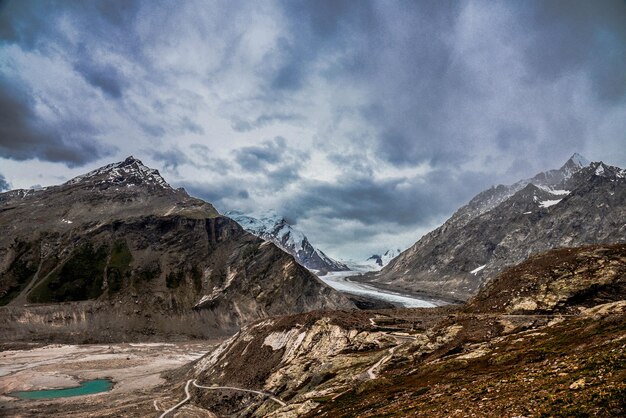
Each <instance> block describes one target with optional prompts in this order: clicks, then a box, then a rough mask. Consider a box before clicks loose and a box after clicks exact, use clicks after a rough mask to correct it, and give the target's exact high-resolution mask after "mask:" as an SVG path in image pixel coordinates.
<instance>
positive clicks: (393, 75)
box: [0, 0, 626, 259]
mask: <svg viewBox="0 0 626 418" xmlns="http://www.w3.org/2000/svg"><path fill="white" fill-rule="evenodd" d="M625 22H626V2H624V1H621V0H620V1H601V0H599V1H586V0H584V1H574V0H572V1H541V2H535V1H510V2H497V1H491V0H490V1H450V2H448V1H442V0H436V1H424V0H422V1H386V0H385V1H382V0H381V1H371V2H368V1H356V0H353V1H339V0H328V1H327V0H311V1H296V0H288V1H264V0H260V1H250V0H248V1H244V2H239V1H233V0H228V1H223V2H222V1H192V0H185V1H156V0H145V1H130V0H114V1H111V0H101V1H91V2H90V1H80V2H78V1H76V2H70V1H45V0H33V1H28V0H15V1H11V0H9V1H1V0H0V190H2V189H7V188H10V187H11V188H26V187H31V186H33V185H37V184H38V185H44V186H45V185H50V184H58V183H60V182H63V181H65V180H66V179H68V178H71V177H73V176H75V175H78V174H80V173H83V172H85V171H87V170H90V169H93V168H96V167H98V166H101V165H104V164H107V163H109V162H113V161H118V160H122V159H124V158H125V157H126V156H128V155H134V156H135V157H137V158H140V159H141V160H142V161H143V162H144V163H145V164H147V165H149V166H151V167H154V168H158V169H159V170H160V171H161V173H162V174H163V176H164V177H165V179H166V180H168V181H169V182H170V183H171V184H172V185H175V186H183V187H185V188H186V189H187V190H188V191H189V192H190V193H191V194H193V195H195V196H199V197H202V198H204V199H206V200H208V201H210V202H212V203H213V204H214V205H215V206H216V207H217V208H218V209H219V210H221V211H226V210H231V209H239V210H242V211H246V212H258V211H261V210H266V209H276V210H277V211H278V212H281V213H282V214H283V215H285V216H286V217H287V219H289V220H290V221H291V222H293V223H295V224H297V226H298V227H299V228H300V229H302V230H303V231H305V232H306V233H307V235H309V237H310V238H311V240H312V241H313V242H314V243H315V244H317V245H318V246H319V247H321V248H322V249H324V250H326V251H327V252H328V253H329V254H330V255H333V256H335V257H339V258H357V259H358V258H362V257H365V256H367V255H369V254H371V253H372V252H376V251H380V250H382V249H385V248H395V247H400V248H405V247H407V246H408V245H410V244H412V243H413V242H414V241H416V240H417V239H418V238H419V237H420V236H421V235H422V234H423V233H425V232H426V231H428V230H430V229H432V228H433V227H435V226H437V225H438V224H440V223H441V222H442V221H443V220H445V219H446V218H447V217H448V216H450V215H451V214H452V213H453V212H454V210H455V209H456V208H457V207H458V206H460V205H462V204H464V203H466V202H467V201H468V200H469V199H470V198H471V197H472V196H473V195H475V194H476V193H477V192H479V191H481V190H483V189H485V188H487V187H489V186H491V185H492V184H496V183H507V182H513V181H515V180H518V179H520V178H525V177H530V176H532V175H533V174H535V173H536V172H538V171H542V170H544V169H547V168H556V167H559V166H560V165H562V164H563V163H564V162H565V160H566V159H567V158H568V157H569V156H570V155H571V154H572V153H573V152H580V153H582V154H583V155H585V156H586V157H587V158H589V159H592V160H603V161H605V162H607V163H610V164H613V165H619V166H622V167H626V23H625Z"/></svg>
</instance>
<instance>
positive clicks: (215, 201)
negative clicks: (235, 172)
mask: <svg viewBox="0 0 626 418" xmlns="http://www.w3.org/2000/svg"><path fill="white" fill-rule="evenodd" d="M184 187H185V190H187V192H189V194H190V195H192V196H195V197H199V198H201V199H203V200H206V201H207V202H210V203H211V204H212V205H214V206H215V207H216V208H217V209H218V210H221V211H224V208H229V207H230V208H231V209H232V206H231V204H232V201H233V199H235V200H236V201H239V202H241V201H242V200H246V199H248V198H249V192H248V190H246V189H245V188H244V187H241V186H235V185H228V184H213V183H201V182H185V183H184Z"/></svg>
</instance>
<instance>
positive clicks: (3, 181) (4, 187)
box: [0, 174, 11, 192]
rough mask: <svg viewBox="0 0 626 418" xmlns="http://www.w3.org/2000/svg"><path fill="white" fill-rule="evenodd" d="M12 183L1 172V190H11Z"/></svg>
mask: <svg viewBox="0 0 626 418" xmlns="http://www.w3.org/2000/svg"><path fill="white" fill-rule="evenodd" d="M10 189H11V184H9V182H8V181H7V180H6V179H5V178H4V176H3V175H2V174H0V192H4V191H5V190H10Z"/></svg>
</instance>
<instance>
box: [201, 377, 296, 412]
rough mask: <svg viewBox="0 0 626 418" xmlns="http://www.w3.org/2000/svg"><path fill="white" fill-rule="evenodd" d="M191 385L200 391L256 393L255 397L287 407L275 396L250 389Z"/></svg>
mask: <svg viewBox="0 0 626 418" xmlns="http://www.w3.org/2000/svg"><path fill="white" fill-rule="evenodd" d="M193 385H194V386H195V387H197V388H200V389H207V390H224V389H225V390H236V391H239V392H249V393H256V394H257V395H263V396H265V397H267V398H268V399H271V400H273V401H274V402H276V403H277V404H279V405H280V406H287V404H286V403H285V402H283V401H282V400H280V399H278V398H277V397H276V396H274V395H273V394H271V393H269V392H262V391H260V390H252V389H243V388H236V387H232V386H202V385H199V384H197V383H196V381H195V380H194V381H193Z"/></svg>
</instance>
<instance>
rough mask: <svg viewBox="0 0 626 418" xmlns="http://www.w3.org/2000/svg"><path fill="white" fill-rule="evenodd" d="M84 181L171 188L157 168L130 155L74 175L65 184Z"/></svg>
mask: <svg viewBox="0 0 626 418" xmlns="http://www.w3.org/2000/svg"><path fill="white" fill-rule="evenodd" d="M85 181H91V182H96V183H98V184H100V183H111V184H116V185H120V184H126V185H137V184H145V185H154V186H159V187H163V188H171V187H170V185H169V184H167V182H166V181H165V180H164V179H163V177H161V174H159V171H158V170H155V169H153V168H150V167H147V166H145V165H144V164H143V163H142V162H141V161H140V160H138V159H137V158H135V157H133V156H132V155H131V156H129V157H128V158H126V159H125V160H124V161H120V162H117V163H113V164H108V165H105V166H103V167H100V168H97V169H95V170H93V171H90V172H89V173H87V174H83V175H80V176H78V177H74V178H73V179H71V180H69V181H68V182H66V183H65V184H79V183H82V182H85Z"/></svg>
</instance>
